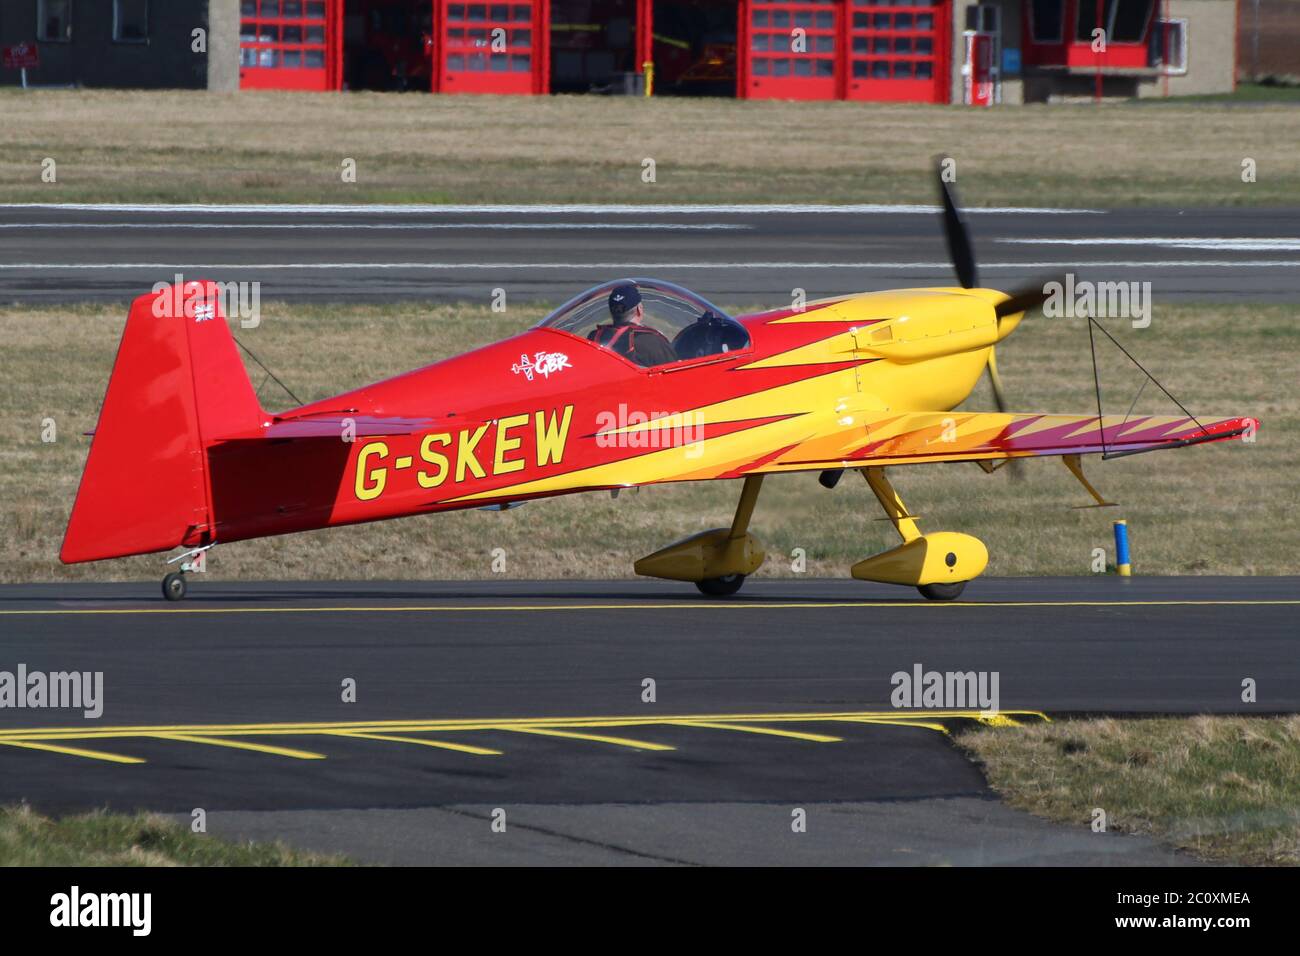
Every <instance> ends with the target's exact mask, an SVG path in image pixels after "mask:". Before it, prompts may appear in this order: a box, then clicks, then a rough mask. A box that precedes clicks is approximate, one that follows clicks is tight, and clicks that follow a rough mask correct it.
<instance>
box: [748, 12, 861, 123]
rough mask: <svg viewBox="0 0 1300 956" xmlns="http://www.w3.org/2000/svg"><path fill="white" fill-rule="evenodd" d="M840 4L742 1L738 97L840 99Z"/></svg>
mask: <svg viewBox="0 0 1300 956" xmlns="http://www.w3.org/2000/svg"><path fill="white" fill-rule="evenodd" d="M842 6H843V3H842V2H839V0H802V2H794V3H791V2H789V0H741V2H740V11H739V18H738V19H739V27H740V29H739V31H738V32H739V37H738V40H739V43H738V44H737V45H738V46H739V48H740V56H739V58H738V59H739V64H738V66H739V69H738V70H737V77H736V82H737V85H738V87H739V88H738V89H737V90H736V94H737V95H738V96H740V97H742V98H745V99H788V100H833V99H836V98H838V97H839V95H840V90H839V84H840V79H839V78H840V76H842V73H843V71H842V70H841V68H840V56H841V50H840V43H839V36H838V33H839V20H840V16H841V14H842V12H843V11H842V9H841V8H842Z"/></svg>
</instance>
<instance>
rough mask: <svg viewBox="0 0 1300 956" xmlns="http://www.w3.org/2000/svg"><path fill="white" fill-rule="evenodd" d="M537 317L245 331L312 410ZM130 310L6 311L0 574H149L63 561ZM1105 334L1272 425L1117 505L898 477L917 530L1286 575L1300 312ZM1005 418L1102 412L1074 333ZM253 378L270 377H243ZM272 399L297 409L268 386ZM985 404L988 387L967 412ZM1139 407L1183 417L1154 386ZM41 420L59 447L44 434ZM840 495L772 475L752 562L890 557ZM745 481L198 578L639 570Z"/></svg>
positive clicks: (1081, 560)
mask: <svg viewBox="0 0 1300 956" xmlns="http://www.w3.org/2000/svg"><path fill="white" fill-rule="evenodd" d="M540 312H541V310H540V308H529V309H523V308H514V309H512V310H511V312H510V313H508V314H506V315H501V314H494V313H492V312H491V311H489V310H488V309H486V308H481V307H477V306H475V307H470V306H463V305H462V306H455V305H445V304H439V305H419V304H400V305H384V306H374V307H365V306H335V307H320V306H312V305H294V306H284V305H280V304H275V303H271V304H264V305H263V321H262V325H261V327H260V328H258V329H256V330H250V331H244V332H240V333H239V334H240V336H241V338H242V339H243V340H244V341H245V342H246V344H248V345H249V346H250V347H251V348H252V349H253V350H254V351H256V352H258V353H259V354H260V355H261V357H262V358H263V360H264V361H266V362H267V363H268V364H269V365H270V366H271V368H273V369H275V370H276V371H277V373H278V374H279V375H280V376H281V378H283V379H285V380H286V381H287V382H288V383H289V384H290V385H291V387H293V388H294V389H295V391H297V392H298V393H299V395H300V396H301V397H302V398H303V399H304V400H312V399H316V398H323V397H325V396H327V395H329V394H332V393H334V392H337V391H339V390H341V389H343V388H346V387H351V386H354V385H359V384H362V383H364V382H368V381H374V380H375V379H378V378H381V377H384V376H386V375H388V374H391V373H394V372H397V371H402V370H405V369H407V368H410V367H412V366H414V365H421V364H426V363H427V362H432V361H434V360H436V359H439V358H442V357H445V356H448V355H451V354H454V353H457V352H459V351H462V350H464V349H466V348H468V347H471V346H473V345H477V344H482V343H484V342H488V341H492V340H494V339H497V338H500V337H503V336H505V335H508V334H510V333H512V332H514V331H516V330H519V329H522V328H524V327H526V326H527V325H529V324H531V323H532V322H533V321H534V320H535V319H536V318H537V317H538V316H539V315H540ZM124 316H125V308H124V307H117V306H79V307H72V308H59V307H43V308H35V309H32V308H15V307H0V341H3V342H4V343H5V365H4V386H5V387H4V393H5V394H6V396H7V404H8V408H7V410H6V415H5V417H4V418H3V419H0V580H4V581H26V580H38V581H39V580H63V579H68V578H93V579H106V578H116V579H127V578H135V579H149V578H152V577H156V576H159V575H160V573H161V565H162V562H161V561H160V560H159V558H158V557H156V556H155V557H143V558H134V559H126V560H121V561H110V562H102V563H98V564H90V565H77V566H73V567H64V566H62V565H61V564H59V561H58V557H57V553H58V548H59V543H60V541H61V539H62V533H63V528H64V525H65V523H66V521H67V515H68V511H69V509H70V508H71V505H72V501H73V496H74V494H75V491H76V486H77V482H78V479H79V476H80V474H81V469H82V466H83V463H84V461H85V456H86V452H87V449H88V447H89V439H86V438H84V437H82V433H84V432H86V431H88V430H90V429H92V428H93V427H94V425H95V420H96V418H97V415H98V409H99V405H100V402H101V400H102V396H103V391H104V386H105V383H106V381H107V378H108V374H109V370H110V368H111V366H112V361H113V355H114V352H115V350H116V344H117V340H118V337H119V336H120V334H121V330H122V326H123V324H124V321H125V319H124ZM1115 325H1116V327H1115V329H1114V330H1113V331H1115V332H1116V334H1117V335H1119V337H1120V339H1121V341H1123V342H1125V343H1126V345H1127V346H1128V347H1130V348H1131V349H1133V350H1135V352H1136V354H1137V356H1138V357H1139V358H1140V359H1142V360H1143V361H1144V362H1145V363H1146V364H1147V366H1148V367H1149V368H1151V369H1152V370H1153V371H1154V372H1155V373H1156V374H1157V375H1158V376H1159V377H1160V378H1161V379H1162V381H1164V382H1165V383H1166V384H1167V385H1168V386H1169V387H1170V388H1171V389H1172V390H1173V392H1174V393H1175V394H1176V395H1178V396H1179V397H1180V398H1181V399H1182V400H1183V401H1184V402H1185V403H1186V404H1187V405H1188V406H1189V407H1190V408H1191V409H1192V410H1193V411H1194V412H1198V413H1204V414H1207V415H1209V414H1217V413H1241V414H1252V415H1256V416H1258V417H1260V418H1261V419H1262V420H1263V423H1264V424H1263V428H1262V429H1261V431H1260V433H1259V440H1258V441H1257V442H1256V443H1255V444H1253V445H1243V444H1240V443H1235V442H1234V443H1224V444H1221V445H1211V446H1207V447H1202V448H1189V449H1183V450H1179V451H1169V452H1159V453H1155V454H1150V455H1139V456H1136V457H1132V458H1125V459H1121V460H1117V461H1112V462H1105V463H1102V462H1099V461H1097V460H1096V459H1090V460H1089V462H1088V464H1087V470H1088V473H1089V474H1090V476H1091V477H1092V478H1093V479H1094V481H1095V482H1096V483H1097V484H1098V485H1099V487H1100V488H1101V489H1102V490H1103V491H1105V492H1106V493H1107V494H1109V495H1110V496H1111V497H1112V498H1113V499H1115V500H1118V501H1119V502H1121V504H1122V507H1120V508H1107V509H1096V508H1093V509H1086V510H1071V506H1072V505H1078V504H1083V503H1085V502H1087V501H1088V500H1089V499H1088V498H1087V497H1086V495H1085V494H1084V492H1083V490H1082V489H1081V488H1079V487H1078V485H1077V484H1076V483H1075V482H1074V480H1073V479H1072V478H1071V477H1070V476H1069V474H1068V473H1067V472H1066V470H1065V469H1064V468H1063V467H1061V465H1060V463H1059V462H1058V461H1056V460H1055V459H1044V460H1039V461H1032V462H1027V463H1026V464H1025V467H1024V469H1023V471H1024V477H1023V478H1022V479H1021V480H1019V481H1017V480H1015V479H1014V478H1013V477H1012V476H1011V475H1010V474H1009V473H1008V472H1009V471H1010V469H1005V470H1003V471H1000V472H998V473H996V474H994V475H985V474H984V473H983V472H982V471H980V470H979V469H978V468H977V467H976V466H975V465H972V464H964V465H959V464H954V465H932V466H928V467H921V466H912V467H907V468H899V469H895V473H894V479H895V482H896V484H897V486H898V488H899V490H900V492H901V494H902V495H903V496H904V499H905V500H906V501H907V502H908V504H909V505H910V506H911V507H912V509H913V510H914V511H916V512H917V513H918V514H920V515H921V516H922V522H921V524H922V527H923V529H925V530H940V529H948V530H959V531H966V532H969V533H972V534H975V535H977V536H979V537H980V538H982V539H983V540H984V541H985V542H986V543H987V544H988V547H989V552H990V555H991V561H990V564H989V569H988V573H989V574H992V575H1021V574H1086V573H1089V565H1090V562H1091V560H1092V550H1093V549H1094V548H1097V547H1103V548H1106V549H1107V552H1108V553H1112V552H1111V522H1112V520H1114V519H1116V518H1120V517H1123V518H1126V519H1127V520H1128V522H1129V527H1130V531H1131V537H1132V542H1133V553H1134V562H1135V571H1136V573H1138V574H1296V573H1300V548H1298V547H1297V543H1298V542H1297V533H1296V528H1297V518H1296V508H1295V502H1296V492H1295V488H1296V485H1295V459H1296V452H1295V449H1296V447H1297V443H1298V442H1300V399H1297V395H1296V391H1295V388H1294V378H1295V369H1296V368H1297V365H1298V364H1300V363H1298V362H1297V359H1298V358H1300V307H1297V306H1278V305H1259V306H1253V305H1252V306H1244V305H1243V306H1232V307H1226V306H1225V307H1208V306H1207V307H1187V306H1177V307H1175V306H1167V307H1163V308H1161V307H1160V305H1159V303H1157V306H1156V309H1155V311H1154V317H1153V322H1152V325H1151V327H1150V328H1149V329H1146V330H1141V331H1135V330H1132V329H1127V328H1124V327H1121V325H1120V324H1119V323H1115ZM1000 365H1001V367H1002V372H1003V376H1004V378H1005V379H1006V380H1007V384H1008V388H1009V389H1010V392H1011V395H1012V398H1013V405H1014V406H1015V407H1016V408H1017V409H1019V410H1026V411H1034V410H1037V411H1055V412H1088V411H1090V410H1091V409H1092V408H1093V407H1094V396H1093V392H1092V370H1091V364H1090V359H1089V353H1088V346H1087V334H1086V331H1085V330H1084V329H1083V328H1082V327H1080V326H1079V325H1078V324H1077V323H1071V322H1068V321H1066V320H1063V319H1058V320H1048V319H1044V318H1042V317H1035V318H1032V319H1030V320H1029V321H1027V322H1026V323H1025V324H1024V325H1023V326H1021V328H1020V329H1019V330H1018V331H1017V332H1016V333H1015V335H1013V336H1012V337H1011V338H1010V339H1009V340H1008V341H1007V342H1006V343H1005V344H1004V346H1003V347H1002V348H1001V349H1000ZM253 381H254V383H255V384H257V383H260V382H262V381H263V376H262V375H261V373H260V372H257V370H254V374H253ZM1103 382H1105V383H1106V388H1107V395H1108V396H1109V398H1108V403H1107V411H1108V412H1111V411H1115V412H1122V411H1123V410H1125V409H1126V408H1127V407H1128V404H1129V403H1130V402H1131V401H1132V400H1133V396H1134V394H1135V392H1136V390H1137V387H1138V384H1139V378H1138V377H1137V376H1136V373H1135V372H1133V371H1132V369H1131V368H1130V369H1127V370H1126V369H1125V368H1123V367H1122V366H1121V364H1120V363H1118V362H1112V361H1106V362H1104V363H1103ZM263 397H264V401H265V404H266V405H267V406H268V407H271V408H278V407H283V405H285V404H288V403H287V402H284V401H282V396H281V395H279V394H276V390H275V387H274V385H267V386H266V388H265V389H264V390H263ZM968 404H969V406H970V407H972V408H989V407H991V400H990V398H989V396H988V394H987V392H986V391H985V386H984V385H983V384H982V385H981V386H980V388H979V389H978V390H977V391H976V393H975V394H974V395H973V396H972V398H971V400H970V402H969V403H968ZM1138 410H1139V411H1142V410H1145V411H1148V412H1152V413H1160V414H1164V413H1166V412H1171V413H1172V412H1174V411H1175V410H1174V409H1173V408H1172V406H1170V405H1169V404H1168V403H1167V402H1166V401H1165V400H1164V399H1163V398H1161V397H1159V396H1158V393H1157V392H1155V391H1154V390H1153V389H1151V388H1148V389H1147V390H1146V391H1145V392H1144V393H1143V394H1142V397H1141V400H1140V402H1139V403H1138ZM45 417H51V418H54V419H55V421H56V423H57V427H58V441H57V442H55V443H52V444H45V443H43V442H42V441H41V434H40V433H41V421H42V419H43V418H45ZM851 477H852V476H849V478H846V480H845V481H844V482H842V483H841V485H840V487H839V488H838V489H836V490H835V491H834V492H828V491H825V490H824V489H822V488H821V487H820V486H819V485H818V484H817V483H816V480H815V478H814V476H813V475H811V474H809V475H785V476H778V477H776V478H773V479H770V480H769V482H768V483H767V485H766V486H765V488H764V492H763V497H762V499H761V500H760V502H759V505H758V510H757V512H756V515H755V523H754V531H755V533H756V534H757V535H758V536H759V537H760V539H761V540H763V541H764V543H765V544H766V545H767V546H768V551H769V554H770V555H771V557H770V558H769V561H768V564H767V565H766V567H765V568H764V569H763V570H762V571H761V572H760V573H762V574H772V575H784V574H788V573H790V571H789V562H788V561H786V560H784V559H783V558H782V556H783V555H788V554H789V553H790V552H791V550H792V549H793V548H796V547H801V548H804V549H806V551H807V555H808V571H809V573H811V574H814V575H829V576H842V575H847V573H848V568H849V566H850V565H851V564H852V563H853V562H854V561H856V560H858V559H860V558H863V557H865V556H866V555H868V554H871V553H874V552H876V551H879V550H882V549H883V548H885V547H889V546H891V545H892V544H893V543H895V542H894V540H893V532H892V530H891V529H890V528H889V526H888V524H887V523H886V522H883V521H878V520H876V519H877V517H878V515H879V512H878V508H877V506H876V504H875V501H874V499H873V498H871V496H870V494H869V493H868V491H867V489H866V488H865V486H864V483H863V482H861V481H856V480H849V479H850V478H851ZM736 485H737V483H735V482H711V483H704V484H698V485H696V484H692V485H664V486H658V487H653V488H646V489H643V490H642V491H641V492H640V493H639V494H633V493H631V492H628V493H624V494H623V495H622V496H621V497H620V498H619V499H618V500H617V501H613V500H611V499H610V498H609V496H608V495H605V494H585V495H576V496H571V497H568V498H559V499H553V500H549V501H539V502H534V503H531V504H529V505H527V506H526V507H523V508H518V509H515V510H513V511H509V512H506V513H484V512H480V511H468V512H461V513H454V514H445V515H435V516H426V517H420V518H412V519H408V520H403V521H395V522H382V523H378V524H372V525H362V526H357V527H350V528H341V529H335V530H330V531H323V532H314V533H311V534H306V535H296V536H290V537H285V538H272V539H265V540H261V541H250V542H241V543H236V544H231V545H226V546H223V547H222V548H219V549H218V550H217V552H216V553H215V554H214V556H213V560H212V562H211V565H210V568H211V569H210V571H209V573H210V574H211V575H213V576H214V577H216V576H222V577H239V578H249V579H294V578H314V577H321V578H353V579H355V578H377V579H379V578H424V579H439V578H448V579H456V578H462V579H463V578H479V577H486V576H487V575H488V574H489V573H490V552H491V550H492V549H493V548H495V547H504V548H506V549H507V551H508V556H509V559H508V561H509V563H508V566H507V574H508V576H510V577H516V578H547V577H609V576H627V575H630V574H631V565H632V562H633V560H634V559H636V558H637V557H639V556H641V555H643V554H647V553H649V552H650V551H652V550H654V549H655V548H657V547H659V546H661V545H663V544H665V543H667V542H669V541H671V540H674V539H675V538H677V537H679V536H681V535H684V534H687V533H689V532H692V531H696V530H700V529H703V528H708V527H718V526H720V525H725V524H727V523H728V522H729V521H730V514H731V509H732V508H733V507H734V502H735V495H736V493H737V491H738V488H737V487H736Z"/></svg>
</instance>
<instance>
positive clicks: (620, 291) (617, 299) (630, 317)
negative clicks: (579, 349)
mask: <svg viewBox="0 0 1300 956" xmlns="http://www.w3.org/2000/svg"><path fill="white" fill-rule="evenodd" d="M609 314H610V317H611V318H612V319H613V321H612V322H609V323H608V324H606V325H598V326H596V327H595V328H594V329H592V330H591V334H589V335H588V336H587V338H588V340H589V341H592V342H595V343H596V344H597V345H601V346H604V347H605V348H607V349H610V350H611V351H614V352H617V353H618V354H619V355H622V356H624V357H626V358H628V359H631V360H632V361H633V362H635V363H636V364H637V365H640V366H643V367H645V368H650V367H651V366H653V365H666V364H667V363H669V362H676V361H677V353H676V352H674V351H673V347H672V344H671V343H670V342H669V341H668V339H667V338H665V337H664V335H663V333H662V332H660V331H659V330H658V329H652V328H650V326H648V325H644V324H643V320H644V318H645V306H644V305H643V304H642V303H641V292H640V290H638V289H637V287H636V286H635V285H634V284H633V283H631V282H625V283H623V284H622V285H618V286H615V287H614V289H613V290H612V291H611V292H610V293H609Z"/></svg>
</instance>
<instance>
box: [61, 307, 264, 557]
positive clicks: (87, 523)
mask: <svg viewBox="0 0 1300 956" xmlns="http://www.w3.org/2000/svg"><path fill="white" fill-rule="evenodd" d="M262 419H263V412H262V409H261V406H260V405H259V404H258V401H257V397H256V396H255V394H254V392H253V387H252V384H251V383H250V382H249V380H248V374H247V372H246V371H245V370H244V364H243V362H242V361H240V358H239V352H238V349H237V347H236V345H235V341H234V338H233V337H232V336H231V334H230V329H229V327H227V325H226V321H225V317H224V315H223V314H222V311H221V307H220V297H219V295H218V290H217V287H216V286H215V285H214V284H213V283H210V282H187V283H186V284H185V285H184V286H169V287H167V288H166V289H163V290H162V291H161V292H156V293H153V294H150V295H146V296H141V297H140V298H138V299H136V300H135V302H134V303H133V304H132V306H131V313H130V315H129V316H128V318H127V320H126V330H125V331H124V332H123V333H122V342H121V345H119V346H118V350H117V359H116V360H115V361H114V363H113V374H112V376H111V377H110V378H109V380H108V392H107V393H106V394H105V396H104V407H103V409H102V410H101V411H100V414H99V424H98V426H97V427H96V429H95V437H94V440H93V441H92V443H91V446H90V457H89V458H88V459H87V461H86V469H85V471H84V472H83V473H82V476H81V487H80V489H79V490H78V491H77V501H76V504H74V505H73V508H72V516H71V518H69V520H68V530H67V533H66V534H65V535H64V538H63V549H62V551H60V553H59V557H60V558H61V559H62V560H63V561H64V562H65V563H68V564H71V563H74V562H77V561H95V560H98V559H100V558H117V557H123V556H125V555H128V554H145V553H148V552H151V551H163V550H166V549H168V548H173V547H176V546H177V545H182V544H184V545H189V546H194V545H198V544H203V543H206V542H207V541H209V540H211V531H212V517H211V512H212V508H211V482H210V480H209V475H208V465H207V445H208V443H210V442H211V441H212V440H213V439H214V438H216V437H217V436H220V435H228V434H234V433H240V432H247V431H250V430H253V429H255V428H256V427H257V426H258V425H259V423H260V422H261V421H262Z"/></svg>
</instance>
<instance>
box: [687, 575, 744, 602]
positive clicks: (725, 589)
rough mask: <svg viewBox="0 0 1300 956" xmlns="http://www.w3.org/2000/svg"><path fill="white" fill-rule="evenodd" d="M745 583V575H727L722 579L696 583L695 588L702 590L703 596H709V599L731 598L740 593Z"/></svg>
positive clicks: (710, 579) (708, 579) (709, 579)
mask: <svg viewBox="0 0 1300 956" xmlns="http://www.w3.org/2000/svg"><path fill="white" fill-rule="evenodd" d="M744 583H745V575H743V574H727V575H723V576H722V577H720V578H705V579H704V580H703V581H696V582H695V586H696V587H697V588H699V589H700V593H701V594H707V595H708V596H709V597H730V596H731V595H733V594H735V593H736V592H737V591H739V590H740V588H741V585H743V584H744Z"/></svg>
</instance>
